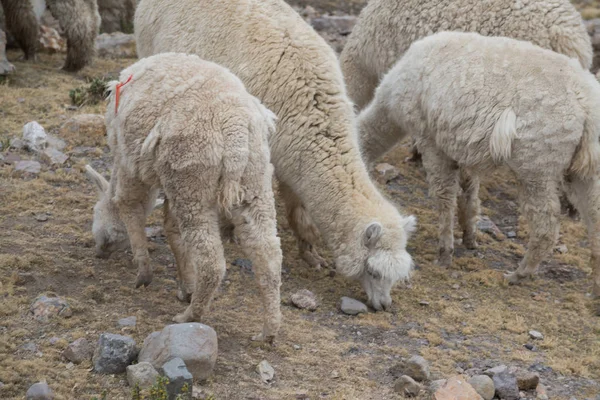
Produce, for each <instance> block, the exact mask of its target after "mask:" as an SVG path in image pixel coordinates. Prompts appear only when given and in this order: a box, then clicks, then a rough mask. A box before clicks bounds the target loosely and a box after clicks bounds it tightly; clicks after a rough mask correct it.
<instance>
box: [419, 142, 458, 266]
mask: <svg viewBox="0 0 600 400" xmlns="http://www.w3.org/2000/svg"><path fill="white" fill-rule="evenodd" d="M419 150H421V154H422V155H423V166H424V167H425V170H426V171H427V180H428V182H429V192H430V195H431V196H432V197H433V198H435V199H436V202H437V207H438V212H439V215H440V220H439V260H438V262H439V265H440V266H442V267H444V268H447V267H449V266H450V265H451V264H452V255H453V254H454V212H455V211H454V210H455V208H456V196H457V194H458V167H457V165H456V163H455V162H454V161H452V160H451V159H449V158H448V157H446V156H445V155H444V154H442V153H440V152H438V151H437V150H436V149H435V147H433V146H426V147H425V148H419Z"/></svg>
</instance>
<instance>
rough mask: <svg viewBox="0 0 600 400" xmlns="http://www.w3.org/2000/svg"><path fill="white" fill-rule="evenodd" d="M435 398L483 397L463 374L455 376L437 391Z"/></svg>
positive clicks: (463, 399) (472, 399) (474, 399)
mask: <svg viewBox="0 0 600 400" xmlns="http://www.w3.org/2000/svg"><path fill="white" fill-rule="evenodd" d="M433 398H434V400H458V399H460V400H481V399H482V397H481V396H480V395H479V393H477V391H476V390H475V389H474V388H473V387H472V386H471V385H470V384H469V383H468V382H467V381H466V379H465V378H464V377H462V376H453V377H452V378H450V379H448V381H447V382H446V384H445V385H444V386H442V387H441V388H439V389H438V390H436V391H435V393H434V394H433Z"/></svg>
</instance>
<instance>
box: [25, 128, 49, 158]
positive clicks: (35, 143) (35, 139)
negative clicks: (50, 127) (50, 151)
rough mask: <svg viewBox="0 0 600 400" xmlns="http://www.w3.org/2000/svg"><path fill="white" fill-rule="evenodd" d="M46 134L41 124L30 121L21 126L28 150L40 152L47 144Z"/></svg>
mask: <svg viewBox="0 0 600 400" xmlns="http://www.w3.org/2000/svg"><path fill="white" fill-rule="evenodd" d="M47 139H48V135H47V134H46V130H45V129H44V127H43V126H41V125H40V124H38V123H37V122H36V121H31V122H28V123H26V124H25V125H24V126H23V141H24V142H25V147H26V148H27V149H28V150H31V151H35V152H40V151H42V150H44V149H45V148H46V146H47V145H48V140H47Z"/></svg>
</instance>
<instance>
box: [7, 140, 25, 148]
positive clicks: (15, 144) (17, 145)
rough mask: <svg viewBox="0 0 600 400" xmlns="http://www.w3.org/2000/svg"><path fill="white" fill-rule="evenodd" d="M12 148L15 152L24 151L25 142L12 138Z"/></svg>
mask: <svg viewBox="0 0 600 400" xmlns="http://www.w3.org/2000/svg"><path fill="white" fill-rule="evenodd" d="M10 148H11V149H13V150H23V149H24V148H25V142H24V141H22V140H21V139H19V138H12V139H11V141H10Z"/></svg>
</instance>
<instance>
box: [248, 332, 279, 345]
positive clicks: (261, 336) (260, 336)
mask: <svg viewBox="0 0 600 400" xmlns="http://www.w3.org/2000/svg"><path fill="white" fill-rule="evenodd" d="M252 341H253V342H265V343H267V344H270V345H273V342H274V341H275V336H273V335H267V336H265V335H264V334H263V333H262V332H261V333H259V334H258V335H254V336H252Z"/></svg>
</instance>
